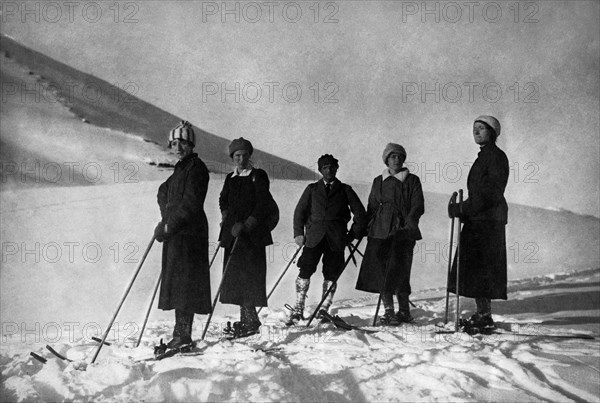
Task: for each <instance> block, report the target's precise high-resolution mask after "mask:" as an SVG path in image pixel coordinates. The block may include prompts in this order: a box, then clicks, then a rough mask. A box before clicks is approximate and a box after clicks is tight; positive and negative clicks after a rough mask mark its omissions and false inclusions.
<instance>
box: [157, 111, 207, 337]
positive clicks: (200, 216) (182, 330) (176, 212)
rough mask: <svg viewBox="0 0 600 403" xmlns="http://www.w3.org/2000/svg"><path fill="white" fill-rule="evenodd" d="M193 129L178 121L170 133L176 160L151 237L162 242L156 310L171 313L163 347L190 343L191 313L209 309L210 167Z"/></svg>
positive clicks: (160, 193)
mask: <svg viewBox="0 0 600 403" xmlns="http://www.w3.org/2000/svg"><path fill="white" fill-rule="evenodd" d="M195 144H196V136H195V134H194V130H193V129H192V125H191V124H190V123H189V122H186V121H182V122H181V123H180V124H179V125H177V126H176V127H175V128H174V129H173V130H171V132H170V133H169V147H170V148H171V150H172V151H173V152H174V153H175V155H176V156H177V158H178V159H179V162H178V163H177V164H176V165H175V170H174V171H173V174H172V175H171V176H170V177H169V178H168V179H167V180H166V181H165V182H164V183H163V184H162V185H160V187H159V189H158V205H159V207H160V214H161V217H162V219H161V221H160V223H159V224H158V225H157V226H156V229H155V231H154V235H155V237H156V240H157V241H158V242H162V243H163V253H162V274H161V276H162V277H161V284H160V297H159V300H158V308H159V309H162V310H167V311H168V310H172V309H175V329H174V331H173V339H172V340H171V341H169V343H168V344H167V348H177V347H180V346H182V345H185V344H189V343H191V342H192V323H193V320H194V314H208V313H210V310H211V300H210V274H209V270H208V265H209V263H208V220H207V219H206V214H205V213H204V199H205V198H206V192H207V190H208V180H209V177H208V169H207V168H206V165H205V164H204V162H202V160H201V159H200V158H198V155H197V154H196V153H194V146H195Z"/></svg>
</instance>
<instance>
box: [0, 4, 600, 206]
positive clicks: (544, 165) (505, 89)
mask: <svg viewBox="0 0 600 403" xmlns="http://www.w3.org/2000/svg"><path fill="white" fill-rule="evenodd" d="M224 4H225V7H226V9H224V7H223V5H224ZM599 8H600V3H599V2H597V1H590V2H587V1H572V2H562V1H561V2H555V1H530V2H514V1H510V2H508V1H497V2H486V1H482V2H477V3H472V2H460V1H459V2H435V1H429V2H426V3H423V2H420V1H419V2H401V1H397V2H392V1H344V2H342V1H335V2H327V1H323V2H313V1H310V2H302V1H299V2H291V1H290V2H288V1H282V2H234V1H231V2H227V3H223V2H221V1H219V2H206V1H204V2H202V1H185V2H184V1H180V2H176V1H151V2H141V1H138V2H135V1H134V2H114V1H110V2H108V1H107V2H104V1H98V2H87V1H85V2H71V3H69V2H38V1H30V2H3V3H2V28H1V31H2V33H4V34H8V35H10V36H11V37H13V38H14V39H16V40H17V41H19V42H21V43H23V44H24V45H26V46H28V47H31V48H33V49H35V50H38V51H40V52H42V53H44V54H47V55H49V56H51V57H53V58H56V59H58V60H59V61H61V62H64V63H67V64H69V65H71V66H73V67H75V68H78V69H81V70H83V71H85V72H88V73H91V74H94V75H96V76H98V77H100V78H103V79H105V80H107V81H109V82H111V83H113V84H115V83H116V84H118V85H119V86H121V87H123V86H125V85H126V86H127V88H128V89H129V90H131V91H132V92H134V93H135V95H137V96H138V97H140V98H142V99H144V100H146V101H149V102H152V103H154V104H156V105H157V106H159V107H161V108H163V109H165V110H167V111H169V112H171V113H174V114H176V115H178V116H180V117H182V118H184V119H187V120H190V121H191V122H193V123H194V124H196V125H197V126H199V127H202V128H203V129H206V130H208V131H210V132H212V133H214V134H216V135H219V136H222V137H225V138H229V139H232V138H236V137H239V136H244V137H246V138H248V139H250V140H251V141H252V142H253V143H254V145H255V147H257V148H260V149H263V150H265V151H267V152H271V153H274V154H278V155H280V156H281V157H284V158H287V159H290V160H293V161H295V162H298V163H300V164H303V165H306V166H309V167H314V165H315V163H316V160H317V158H318V157H319V156H320V155H321V154H323V153H332V154H334V155H335V156H336V157H338V158H339V160H340V172H339V176H340V177H341V178H342V179H343V180H346V181H360V182H370V181H371V180H372V178H373V177H374V176H376V175H378V174H379V173H380V172H381V170H382V169H383V168H384V165H383V162H382V160H381V152H382V150H383V147H384V146H385V144H386V143H387V142H397V143H400V144H403V145H404V146H405V147H406V149H407V151H408V160H407V163H408V166H409V168H410V169H411V170H412V171H413V172H414V173H416V174H417V175H419V176H420V177H421V181H422V182H423V185H424V189H425V190H426V191H433V192H443V193H450V192H452V191H453V190H455V189H457V188H459V187H461V188H466V178H467V172H468V165H469V164H470V163H472V162H473V160H474V159H475V158H476V156H477V152H478V147H477V146H476V145H475V144H474V143H473V140H472V137H471V128H472V123H473V120H474V118H475V117H477V116H478V115H480V114H491V115H494V116H496V117H498V119H499V120H500V122H501V123H502V126H503V129H502V135H501V137H500V139H499V142H498V144H499V146H500V147H501V148H502V149H504V151H505V152H506V153H507V155H508V158H509V160H510V162H511V168H512V169H511V178H510V180H509V186H508V188H507V191H506V196H507V198H508V200H509V201H511V202H515V203H522V204H527V205H534V206H541V207H560V208H566V209H569V210H573V211H576V212H578V213H585V214H593V215H595V216H600V208H599V200H598V198H599V174H598V172H599V162H598V161H599V156H600V153H599V145H600V140H599V138H600V135H599V131H600V128H599V112H600V106H599V93H600V92H599V58H600V53H599V42H600V41H599V33H600V26H599V25H600V13H599ZM36 19H37V21H36ZM236 19H237V21H236ZM75 90H78V89H75ZM300 91H301V92H300Z"/></svg>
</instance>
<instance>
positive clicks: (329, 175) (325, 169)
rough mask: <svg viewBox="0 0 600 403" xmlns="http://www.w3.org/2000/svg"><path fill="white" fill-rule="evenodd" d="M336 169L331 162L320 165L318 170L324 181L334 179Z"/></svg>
mask: <svg viewBox="0 0 600 403" xmlns="http://www.w3.org/2000/svg"><path fill="white" fill-rule="evenodd" d="M337 170H338V168H337V166H335V165H333V164H325V165H323V166H322V167H321V169H320V170H319V172H321V175H323V179H325V182H331V181H332V180H334V179H335V174H336V173H337Z"/></svg>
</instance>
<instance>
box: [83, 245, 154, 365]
mask: <svg viewBox="0 0 600 403" xmlns="http://www.w3.org/2000/svg"><path fill="white" fill-rule="evenodd" d="M155 239H156V236H155V235H152V239H151V240H150V243H149V244H148V247H147V248H146V251H145V252H144V255H143V256H142V260H141V261H140V264H139V265H138V267H137V269H136V271H135V273H134V274H133V277H132V278H131V281H130V282H129V285H128V286H127V289H126V290H125V294H123V298H121V302H119V306H118V307H117V309H116V311H115V313H114V315H113V317H112V319H111V320H110V323H109V324H108V327H107V328H106V331H105V332H104V336H102V342H101V343H100V344H99V345H98V348H97V349H96V353H95V354H94V357H93V358H92V364H93V363H94V362H95V361H96V358H97V357H98V354H99V353H100V349H101V348H102V346H103V345H104V342H105V341H106V336H108V332H110V328H111V327H112V325H113V323H114V322H115V319H116V318H117V315H118V314H119V311H120V310H121V307H122V306H123V303H124V302H125V298H127V295H128V294H129V291H130V290H131V287H132V286H133V282H134V281H135V279H136V277H137V275H138V274H139V272H140V270H141V269H142V265H143V264H144V261H145V260H146V256H148V253H149V252H150V249H151V248H152V245H153V244H154V240H155Z"/></svg>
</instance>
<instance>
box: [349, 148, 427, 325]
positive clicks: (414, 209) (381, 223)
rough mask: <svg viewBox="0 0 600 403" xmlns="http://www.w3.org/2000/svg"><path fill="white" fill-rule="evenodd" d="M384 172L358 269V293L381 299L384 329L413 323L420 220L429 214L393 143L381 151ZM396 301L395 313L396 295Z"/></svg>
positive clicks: (375, 188) (378, 182) (372, 196)
mask: <svg viewBox="0 0 600 403" xmlns="http://www.w3.org/2000/svg"><path fill="white" fill-rule="evenodd" d="M382 157H383V162H384V163H385V165H386V168H385V169H384V170H383V173H382V174H381V175H379V176H377V177H376V178H375V179H374V180H373V185H372V186H371V193H370V194H369V202H368V206H367V219H368V222H369V227H368V234H367V235H368V238H367V247H366V249H365V256H364V258H363V261H362V264H361V266H360V273H359V276H358V281H357V283H356V289H357V290H361V291H366V292H371V293H377V294H379V293H381V301H382V302H383V307H384V310H385V311H384V314H383V315H382V316H381V317H380V324H382V325H398V324H400V323H403V322H412V321H413V318H412V316H411V315H410V309H409V295H410V293H411V287H410V272H411V267H412V259H413V249H414V247H415V243H416V241H418V240H419V239H421V238H422V237H421V231H420V230H419V220H420V218H421V216H422V215H423V214H424V213H425V200H424V197H423V189H422V187H421V181H420V180H419V178H418V177H417V176H416V175H414V174H411V173H410V172H409V171H408V169H407V168H406V167H404V166H403V165H404V161H405V160H406V150H405V149H404V147H402V146H401V145H399V144H394V143H389V144H388V145H387V146H386V147H385V149H384V150H383V156H382ZM394 294H395V295H396V298H397V299H398V312H394V299H393V295H394Z"/></svg>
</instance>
